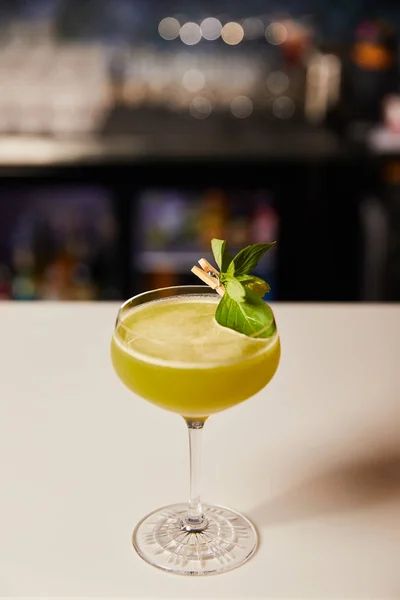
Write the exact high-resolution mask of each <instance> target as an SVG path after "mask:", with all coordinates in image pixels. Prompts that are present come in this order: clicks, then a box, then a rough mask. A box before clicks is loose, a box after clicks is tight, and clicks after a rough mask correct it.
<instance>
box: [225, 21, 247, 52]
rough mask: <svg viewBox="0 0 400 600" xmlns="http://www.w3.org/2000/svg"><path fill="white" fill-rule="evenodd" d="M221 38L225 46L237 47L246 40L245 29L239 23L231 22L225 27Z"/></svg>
mask: <svg viewBox="0 0 400 600" xmlns="http://www.w3.org/2000/svg"><path fill="white" fill-rule="evenodd" d="M221 36H222V39H223V40H224V42H225V44H228V45H229V46H236V45H237V44H240V42H241V41H242V40H243V38H244V31H243V27H242V26H241V25H239V23H235V22H234V21H230V22H229V23H227V24H226V25H224V26H223V28H222V32H221Z"/></svg>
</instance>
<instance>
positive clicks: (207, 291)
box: [114, 284, 278, 346]
mask: <svg viewBox="0 0 400 600" xmlns="http://www.w3.org/2000/svg"><path fill="white" fill-rule="evenodd" d="M180 290H181V291H183V290H185V291H186V292H187V293H186V294H184V293H182V296H185V295H187V296H189V295H190V293H192V294H193V295H196V291H197V294H201V295H204V296H210V297H213V298H215V299H216V300H218V299H221V297H220V296H219V295H218V294H217V292H216V291H215V290H213V289H212V288H210V287H209V286H208V285H206V284H203V285H202V284H197V285H196V284H189V285H174V286H167V287H161V288H156V289H154V290H146V291H145V292H140V293H139V294H136V295H135V296H132V297H131V298H128V299H127V300H125V301H124V302H123V303H122V304H121V306H120V307H119V309H118V314H117V318H116V322H115V328H114V335H116V331H117V329H118V328H120V327H121V328H122V329H123V330H124V331H125V332H126V333H128V334H131V335H133V336H134V339H138V338H146V339H147V340H152V341H154V342H155V343H157V344H161V345H162V344H165V343H167V342H161V341H160V340H155V339H153V338H151V337H150V336H142V335H137V333H136V332H135V330H134V329H133V328H132V327H127V326H126V325H124V323H123V319H122V318H121V317H122V314H123V312H124V309H127V308H129V305H130V304H131V303H134V302H135V301H137V300H140V299H141V298H146V296H151V295H155V296H157V294H159V293H160V292H161V293H163V294H165V295H163V296H161V297H159V298H157V297H155V298H154V301H157V300H163V299H165V300H168V299H171V298H174V297H178V296H179V295H180V294H179V291H180ZM168 291H171V292H175V294H174V293H171V295H168ZM151 301H152V300H149V302H151ZM141 304H146V300H145V301H144V302H142V303H141V302H139V303H138V304H136V305H135V304H134V306H132V309H133V310H134V309H135V308H138V307H139V306H141ZM272 316H273V322H274V323H275V331H274V333H273V335H271V336H270V337H267V338H260V337H257V335H258V334H259V332H257V333H256V334H254V336H248V335H246V334H243V333H239V332H237V331H234V330H231V331H232V333H233V334H236V335H237V336H240V337H243V338H245V339H246V340H248V341H253V342H256V343H261V342H263V343H264V344H269V342H271V340H273V339H274V338H275V337H276V336H277V335H278V330H277V327H276V322H275V315H274V314H273V313H272ZM261 331H262V330H261ZM132 341H133V340H132ZM231 343H232V340H229V341H225V342H223V345H226V344H231ZM183 344H187V345H188V346H189V345H191V343H188V342H183Z"/></svg>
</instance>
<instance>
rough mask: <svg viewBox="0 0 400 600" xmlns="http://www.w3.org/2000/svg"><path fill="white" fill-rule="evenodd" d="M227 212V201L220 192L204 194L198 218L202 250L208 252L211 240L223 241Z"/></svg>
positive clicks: (209, 191) (216, 190)
mask: <svg viewBox="0 0 400 600" xmlns="http://www.w3.org/2000/svg"><path fill="white" fill-rule="evenodd" d="M227 212H228V211H227V199H226V196H225V194H224V193H223V191H222V190H219V189H214V190H208V191H207V192H206V193H205V194H204V196H203V198H202V203H201V212H200V218H199V239H200V243H201V246H202V248H204V249H207V250H209V248H210V240H211V239H212V238H219V239H224V236H225V228H226V221H227Z"/></svg>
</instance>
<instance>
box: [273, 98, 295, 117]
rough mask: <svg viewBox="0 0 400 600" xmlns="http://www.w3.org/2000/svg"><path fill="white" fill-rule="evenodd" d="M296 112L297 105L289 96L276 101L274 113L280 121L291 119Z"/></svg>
mask: <svg viewBox="0 0 400 600" xmlns="http://www.w3.org/2000/svg"><path fill="white" fill-rule="evenodd" d="M295 110H296V106H295V103H294V102H293V100H292V99H291V98H289V97H287V96H281V97H280V98H277V99H276V100H274V103H273V105H272V112H273V114H274V116H275V117H277V118H278V119H290V118H291V117H293V115H294V113H295Z"/></svg>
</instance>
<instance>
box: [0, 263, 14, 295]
mask: <svg viewBox="0 0 400 600" xmlns="http://www.w3.org/2000/svg"><path fill="white" fill-rule="evenodd" d="M11 298H12V280H11V272H10V269H9V268H8V266H7V265H0V300H11Z"/></svg>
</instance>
